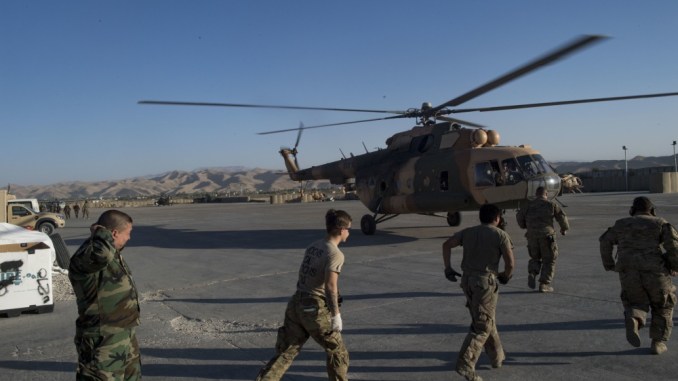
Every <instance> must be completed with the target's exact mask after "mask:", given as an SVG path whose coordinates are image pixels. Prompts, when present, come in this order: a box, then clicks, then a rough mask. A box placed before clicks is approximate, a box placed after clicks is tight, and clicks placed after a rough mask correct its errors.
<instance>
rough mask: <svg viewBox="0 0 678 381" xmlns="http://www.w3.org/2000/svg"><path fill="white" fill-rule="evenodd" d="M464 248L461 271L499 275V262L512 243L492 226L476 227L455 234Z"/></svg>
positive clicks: (503, 232)
mask: <svg viewBox="0 0 678 381" xmlns="http://www.w3.org/2000/svg"><path fill="white" fill-rule="evenodd" d="M454 237H457V238H458V239H459V241H460V242H461V245H462V246H463V247H464V257H463V259H462V261H461V269H462V271H463V272H465V273H467V272H470V273H494V274H497V273H499V261H500V259H501V257H502V256H503V255H504V253H506V252H507V251H508V250H509V249H513V242H511V237H509V235H508V234H507V233H506V232H505V231H503V230H501V229H499V228H497V227H495V226H492V225H478V226H474V227H470V228H466V229H464V230H462V231H459V232H457V233H456V234H455V235H454Z"/></svg>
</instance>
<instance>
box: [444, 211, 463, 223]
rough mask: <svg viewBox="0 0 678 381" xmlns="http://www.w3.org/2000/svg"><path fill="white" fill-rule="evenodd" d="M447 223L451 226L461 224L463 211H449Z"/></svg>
mask: <svg viewBox="0 0 678 381" xmlns="http://www.w3.org/2000/svg"><path fill="white" fill-rule="evenodd" d="M447 224H448V225H450V226H459V225H461V213H459V212H454V213H453V212H450V213H447Z"/></svg>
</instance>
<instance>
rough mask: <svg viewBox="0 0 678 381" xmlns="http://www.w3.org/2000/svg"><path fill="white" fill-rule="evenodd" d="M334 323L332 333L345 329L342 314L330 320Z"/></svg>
mask: <svg viewBox="0 0 678 381" xmlns="http://www.w3.org/2000/svg"><path fill="white" fill-rule="evenodd" d="M330 320H331V322H332V331H334V332H341V330H342V329H343V328H344V327H343V326H344V324H343V323H342V321H341V314H336V315H334V316H332V319H330Z"/></svg>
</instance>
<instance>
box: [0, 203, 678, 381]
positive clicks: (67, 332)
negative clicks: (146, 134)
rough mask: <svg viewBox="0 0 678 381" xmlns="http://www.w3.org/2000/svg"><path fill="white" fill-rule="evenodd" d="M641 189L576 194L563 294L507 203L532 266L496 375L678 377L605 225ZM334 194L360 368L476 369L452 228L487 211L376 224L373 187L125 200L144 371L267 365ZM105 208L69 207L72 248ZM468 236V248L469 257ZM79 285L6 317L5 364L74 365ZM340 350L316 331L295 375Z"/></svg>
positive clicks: (13, 373)
mask: <svg viewBox="0 0 678 381" xmlns="http://www.w3.org/2000/svg"><path fill="white" fill-rule="evenodd" d="M638 195H640V194H638V193H604V194H577V195H564V196H563V197H561V198H560V200H561V201H562V202H563V203H564V204H566V205H567V207H566V208H565V211H566V213H567V214H568V215H569V218H570V225H571V229H572V230H571V231H570V232H569V234H568V235H567V236H565V237H562V236H559V238H558V244H559V247H560V258H559V260H558V263H557V267H556V277H555V281H554V287H555V292H554V293H553V294H540V293H538V292H535V291H533V290H531V289H529V288H528V287H527V260H528V254H527V248H526V242H525V238H524V237H523V235H524V231H521V230H520V229H519V228H518V226H517V224H516V223H515V211H513V210H510V211H507V219H508V221H509V226H508V228H507V231H508V232H509V234H510V235H511V237H512V238H513V242H514V245H515V248H514V250H515V255H516V267H517V268H516V272H515V275H514V277H513V279H512V280H511V282H510V283H509V284H508V285H506V286H501V289H500V296H499V305H498V312H497V324H498V329H499V333H500V335H501V338H502V341H503V344H504V348H505V350H506V353H507V359H506V362H505V363H504V366H503V367H502V368H499V369H492V368H491V367H490V363H489V360H488V358H487V357H486V355H485V354H483V355H482V356H481V358H480V360H479V362H478V366H477V370H478V374H479V375H480V376H482V377H483V378H484V379H486V380H543V379H549V380H573V379H578V380H639V379H648V380H660V379H664V380H668V379H675V378H676V377H677V376H676V375H678V341H676V340H677V339H676V337H675V336H676V335H674V338H672V339H671V341H669V343H668V346H669V351H668V352H667V353H665V354H663V355H661V356H656V355H652V354H650V350H649V346H650V339H649V337H648V329H647V328H644V329H643V330H641V338H642V347H641V348H634V347H632V346H631V345H629V344H628V343H627V342H626V338H625V331H624V324H623V314H622V305H621V302H620V300H619V293H620V289H619V280H618V277H617V275H616V274H614V273H612V272H605V271H604V270H603V267H602V264H601V261H600V255H599V251H598V237H599V236H600V235H601V234H602V233H603V232H604V231H605V229H606V228H607V227H608V226H611V225H612V224H613V223H614V221H615V220H616V219H618V218H622V217H625V216H627V215H628V209H629V206H630V205H631V201H632V200H633V198H634V197H636V196H638ZM645 195H647V196H648V197H650V198H651V199H652V200H653V201H654V202H655V204H656V206H657V213H658V215H659V216H661V217H664V218H666V219H667V220H669V222H671V223H673V224H678V194H645ZM328 208H336V209H344V210H346V211H348V212H349V213H350V214H351V215H352V216H353V219H354V223H353V226H354V227H353V230H352V231H351V235H350V237H349V240H348V242H347V243H346V244H344V245H343V246H341V248H342V250H343V252H344V254H345V255H346V264H345V267H344V270H343V272H342V274H341V276H340V278H339V287H340V290H341V293H342V294H343V296H344V305H343V307H342V317H343V321H344V332H343V336H344V340H345V342H346V345H347V347H348V349H349V353H350V357H351V365H350V370H349V376H350V379H351V380H363V381H368V380H369V381H376V380H383V381H413V380H422V381H423V380H426V381H431V380H434V381H438V380H442V381H445V380H461V379H462V378H461V377H460V376H458V375H457V374H456V373H455V372H454V364H455V361H456V357H457V353H458V350H459V348H460V346H461V344H462V341H463V339H464V337H465V335H466V333H467V331H468V326H469V323H470V316H469V314H468V311H467V309H466V308H465V299H464V296H463V294H462V292H461V289H460V288H459V284H458V283H451V282H449V281H447V280H446V279H445V277H444V275H443V264H442V256H441V245H442V242H443V241H444V240H445V239H446V238H447V237H448V236H450V235H451V234H452V233H453V232H454V231H456V230H457V229H459V228H463V227H467V226H472V225H475V224H477V223H478V218H477V212H469V213H464V214H463V221H462V226H461V227H459V228H451V227H449V226H447V225H446V222H445V220H444V219H442V218H441V219H437V218H431V217H426V216H419V215H403V216H400V217H398V218H395V219H393V220H390V221H387V222H385V223H383V224H379V225H378V226H377V233H376V235H374V236H365V235H363V234H362V233H361V232H360V227H359V226H360V218H361V216H362V215H363V214H365V213H366V212H367V210H366V209H365V208H364V207H363V206H362V204H361V203H359V202H357V201H336V202H333V203H309V204H284V205H269V204H197V205H177V206H165V207H148V208H134V209H124V211H125V212H127V213H129V214H130V215H131V216H132V217H133V218H134V220H135V224H134V230H133V231H132V240H131V241H130V242H129V244H128V247H127V248H126V249H125V250H124V252H123V255H124V256H125V258H126V260H127V261H128V263H129V265H130V267H131V268H132V271H133V274H134V279H135V281H136V284H137V287H138V288H139V291H140V293H141V296H142V297H141V312H142V325H141V326H140V327H139V328H138V331H137V332H138V336H139V340H140V345H141V352H142V362H143V377H144V380H163V381H164V380H233V381H236V380H238V381H239V380H253V379H254V378H255V377H256V375H257V372H258V371H259V369H260V368H261V367H262V366H263V365H264V364H265V363H266V362H267V361H268V360H269V359H270V357H271V356H272V355H273V354H274V345H275V340H276V332H277V327H278V326H279V325H280V324H281V323H282V320H283V313H284V310H285V306H286V303H287V300H288V298H289V297H290V295H292V294H293V293H294V291H295V283H296V277H297V271H298V269H299V264H300V261H301V258H302V256H303V251H304V248H305V247H306V245H308V244H309V243H311V242H312V241H313V240H315V239H318V238H321V237H323V236H324V214H325V211H326V210H327V209H328ZM101 211H102V210H97V209H94V210H92V211H91V216H92V217H91V218H90V219H89V220H73V219H71V220H69V221H68V223H67V227H66V228H64V229H62V230H61V231H60V233H61V235H62V236H63V237H64V239H65V241H66V243H67V245H68V247H69V249H70V251H71V253H73V252H75V250H76V249H77V247H78V246H79V244H80V243H81V242H82V241H83V240H84V239H85V238H86V237H87V236H88V234H89V231H88V226H89V225H90V224H91V223H93V222H94V220H95V218H96V217H97V216H98V214H99V213H100V212H101ZM460 262H461V249H460V248H457V249H454V250H453V266H454V267H455V268H456V269H458V270H459V264H460ZM76 314H77V312H76V305H75V301H74V300H66V301H57V302H55V309H54V312H52V313H46V314H39V315H37V314H23V315H22V316H20V317H16V318H0V327H1V330H2V346H0V380H13V381H17V380H52V381H59V380H72V379H74V377H75V374H74V373H75V368H76V358H77V357H76V353H75V349H74V346H73V340H72V338H73V334H74V321H75V318H76ZM326 379H327V375H326V372H325V355H324V353H323V352H322V350H321V349H320V348H319V346H318V345H317V344H316V343H314V342H313V341H312V340H311V341H309V342H308V343H307V345H306V346H305V347H304V349H303V350H302V353H301V354H300V355H299V357H298V358H297V360H296V361H295V362H294V364H293V365H292V367H291V368H290V369H289V371H288V373H287V375H286V376H285V377H284V378H283V380H285V381H320V380H326Z"/></svg>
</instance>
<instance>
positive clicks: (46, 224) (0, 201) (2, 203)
mask: <svg viewBox="0 0 678 381" xmlns="http://www.w3.org/2000/svg"><path fill="white" fill-rule="evenodd" d="M14 199H15V197H14V195H11V194H8V193H7V190H5V189H2V190H0V222H7V223H10V224H14V225H17V226H21V227H23V228H26V229H28V230H39V231H41V232H43V233H45V234H47V235H50V234H52V233H54V230H55V229H56V228H63V227H64V226H66V217H65V216H64V215H63V214H59V213H49V212H37V211H35V210H33V209H32V208H30V207H26V206H25V205H22V204H20V203H14V204H13V203H10V202H9V201H10V200H14Z"/></svg>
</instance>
